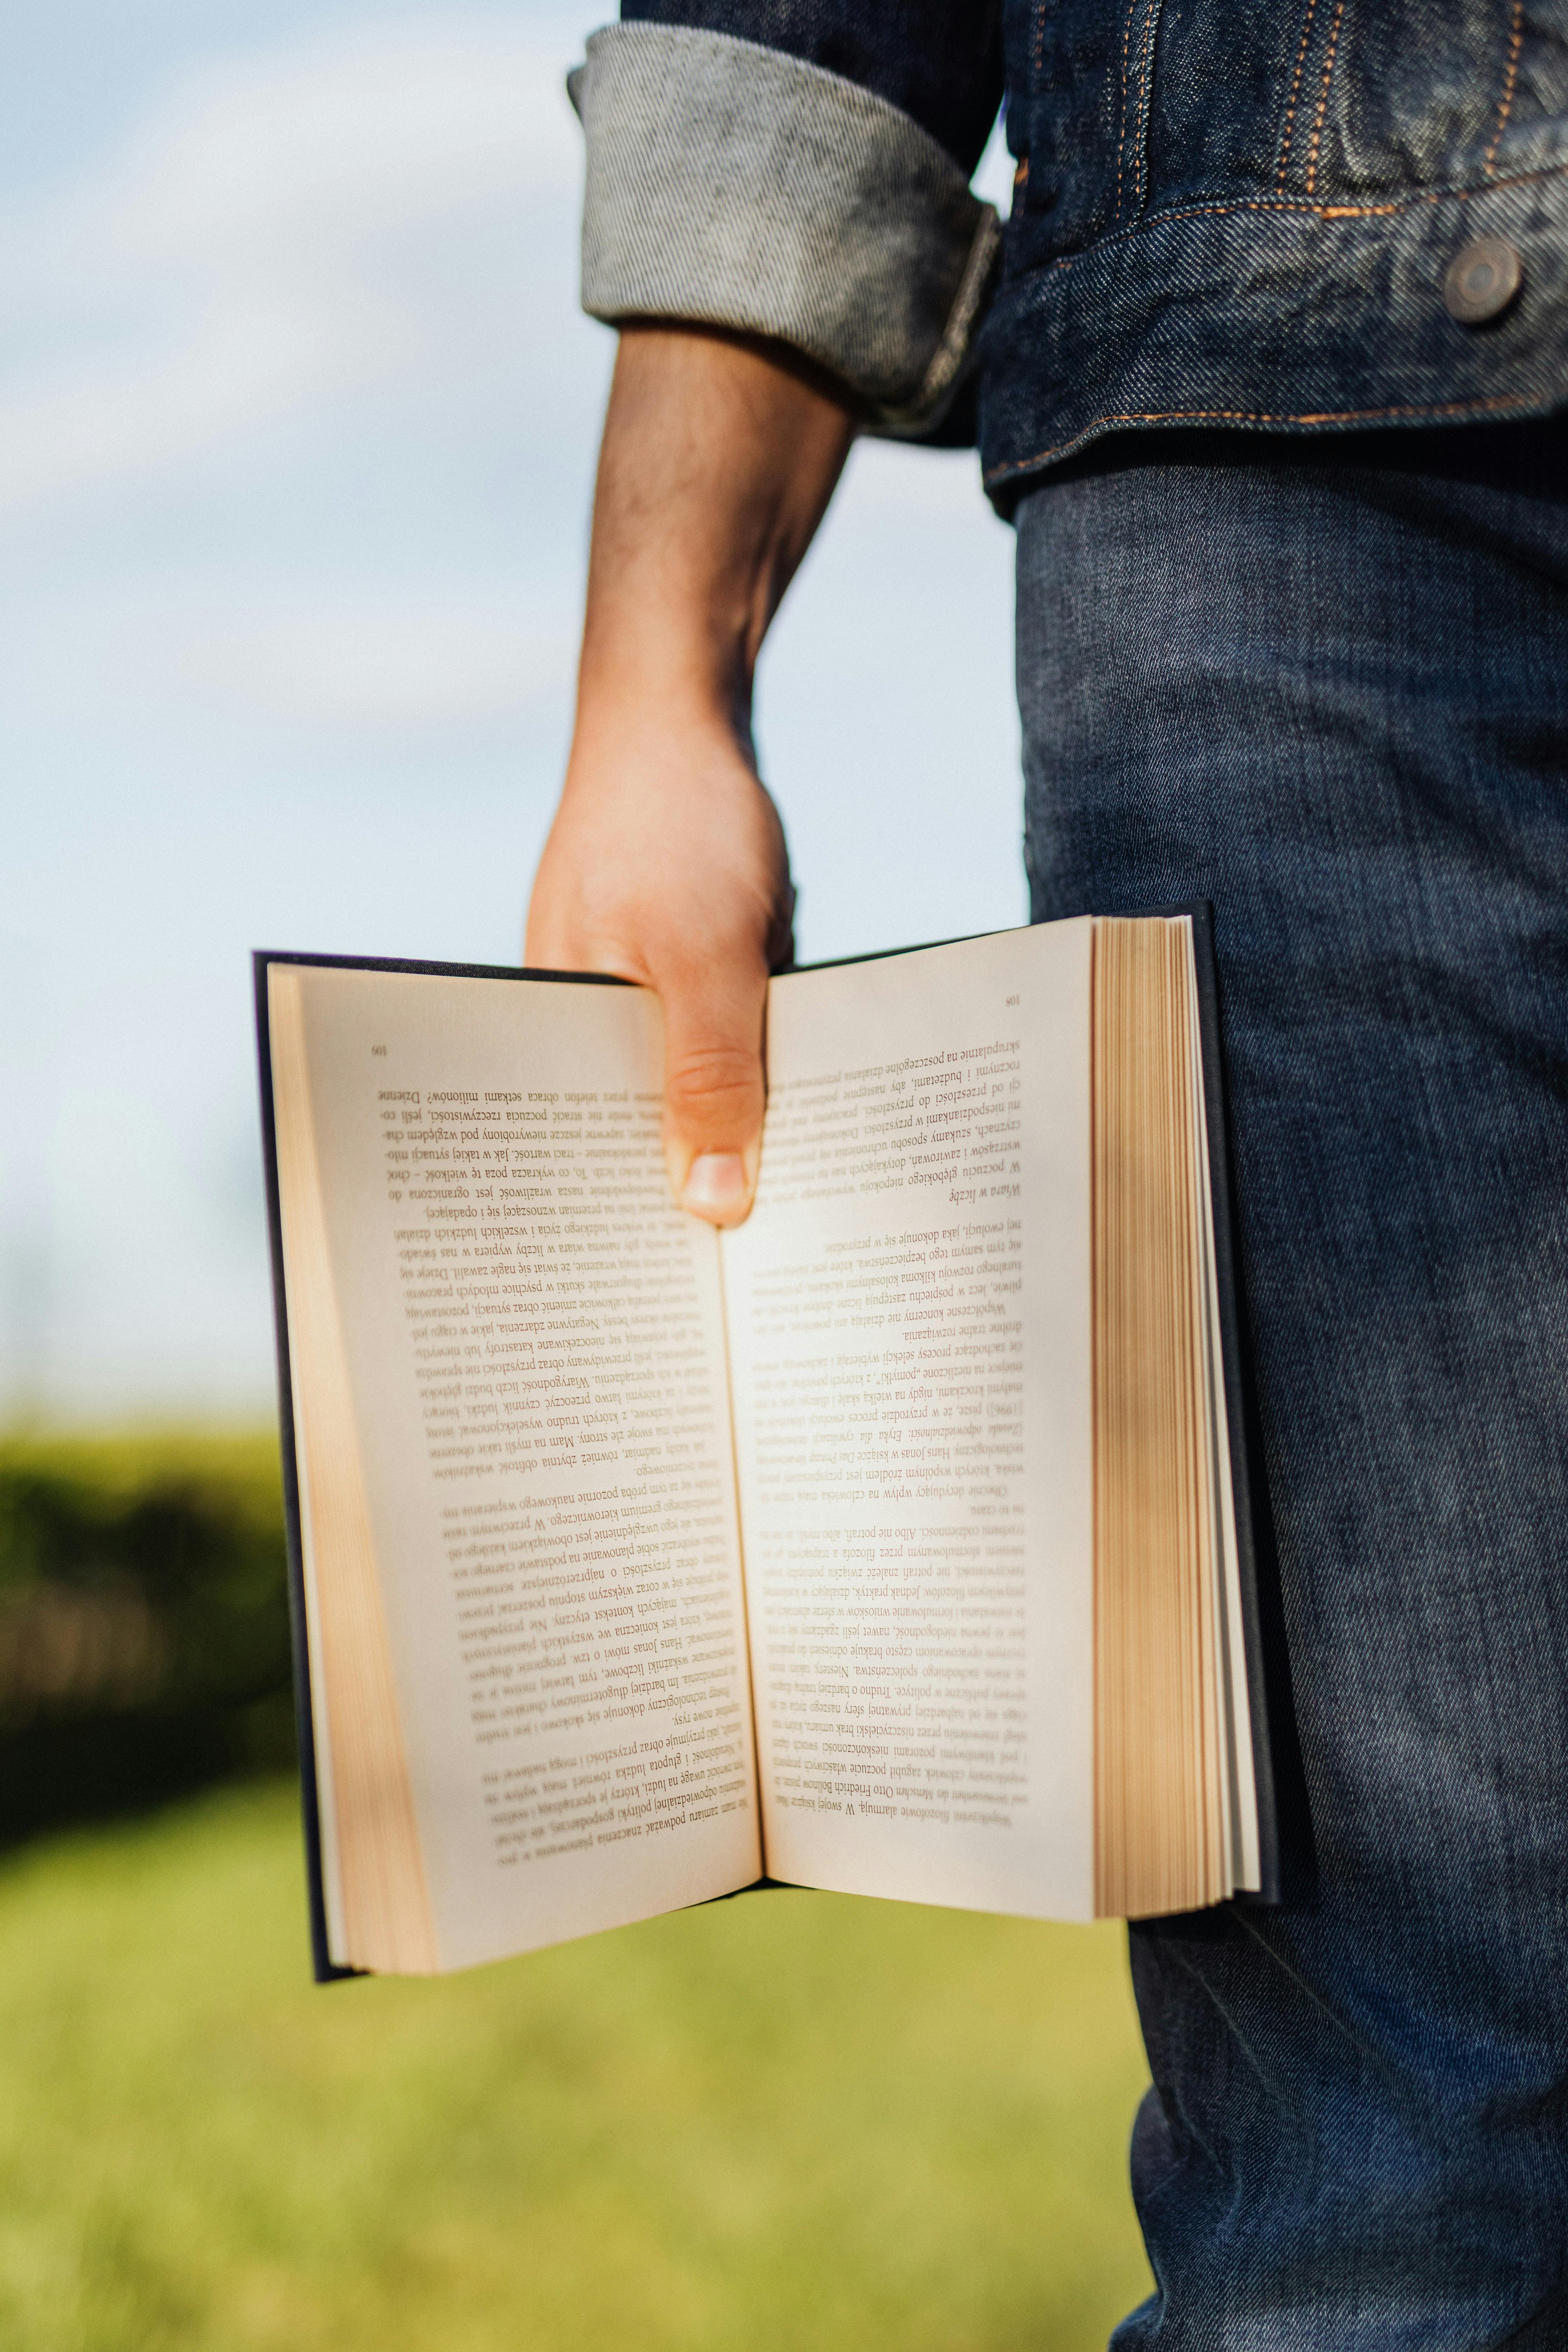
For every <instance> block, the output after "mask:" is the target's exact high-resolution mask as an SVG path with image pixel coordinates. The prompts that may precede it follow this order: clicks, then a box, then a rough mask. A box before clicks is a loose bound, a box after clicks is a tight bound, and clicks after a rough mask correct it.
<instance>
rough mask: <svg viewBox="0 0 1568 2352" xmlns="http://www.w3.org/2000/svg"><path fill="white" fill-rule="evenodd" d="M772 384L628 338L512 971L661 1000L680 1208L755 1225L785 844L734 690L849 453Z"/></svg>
mask: <svg viewBox="0 0 1568 2352" xmlns="http://www.w3.org/2000/svg"><path fill="white" fill-rule="evenodd" d="M853 430H854V426H853V420H852V418H851V416H850V415H849V413H848V410H847V407H846V406H845V405H844V404H841V403H840V402H838V401H837V400H836V399H834V398H833V397H832V395H831V394H830V393H828V392H827V391H826V390H824V389H822V388H820V387H819V386H818V385H816V383H812V382H810V381H807V380H806V379H805V378H804V377H803V376H802V374H801V373H799V371H798V369H797V367H796V366H795V364H794V363H793V362H786V361H783V360H780V359H774V358H772V357H770V356H769V355H768V354H767V352H765V351H762V350H758V349H755V348H752V347H749V346H747V345H745V344H742V343H737V342H735V341H731V340H729V339H726V338H723V337H720V336H715V335H709V334H705V333H702V332H700V331H681V330H675V331H672V330H668V329H656V328H647V329H641V330H634V331H627V332H626V333H625V334H624V335H623V338H622V342H621V349H620V352H619V355H618V358H617V361H616V373H615V380H614V383H613V386H612V390H611V395H610V404H609V412H608V415H607V417H606V419H605V438H604V446H603V451H602V455H601V458H600V465H599V478H598V486H597V490H596V494H595V511H594V532H593V541H592V546H591V551H590V558H589V577H588V599H587V611H586V615H585V619H584V640H583V659H582V667H581V672H580V676H579V684H578V700H577V724H576V729H575V732H574V739H573V745H572V754H571V760H570V762H569V764H568V769H567V776H566V784H565V789H564V791H563V794H562V800H561V806H560V809H559V810H558V812H557V814H556V818H555V823H554V825H553V826H552V830H551V835H550V839H549V841H548V842H547V843H546V845H545V850H544V856H543V857H542V860H541V862H540V868H539V874H538V877H537V879H536V881H535V885H534V891H533V898H532V903H531V907H530V909H529V920H528V944H527V955H528V960H529V961H530V962H531V963H532V964H536V965H546V966H552V967H554V968H555V969H557V970H573V971H583V970H593V971H612V972H616V973H618V974H620V976H621V977H622V978H624V979H626V980H631V981H636V982H639V983H641V984H642V985H645V986H647V987H651V988H654V989H657V990H658V994H659V996H660V998H661V999H662V1001H663V1004H664V1013H665V1030H666V1072H665V1146H666V1156H667V1159H668V1166H669V1175H670V1183H671V1186H672V1188H673V1190H674V1192H675V1195H676V1197H677V1199H678V1200H680V1201H682V1202H684V1203H685V1205H686V1206H687V1207H689V1208H690V1209H692V1210H694V1211H695V1212H696V1213H699V1214H700V1215H703V1216H707V1217H710V1219H712V1220H713V1222H715V1223H721V1224H728V1223H735V1222H736V1221H737V1220H738V1219H739V1218H741V1217H742V1216H744V1215H745V1213H746V1212H747V1210H748V1209H749V1207H750V1205H751V1197H752V1189H753V1187H754V1185H755V1181H756V1171H757V1159H758V1150H759V1146H760V1139H761V1130H762V1116H763V1066H762V1039H763V1003H764V999H765V993H766V987H767V976H768V972H769V971H770V969H776V968H777V967H778V965H779V964H780V963H781V962H782V961H785V960H786V959H787V957H788V954H789V951H790V948H789V942H790V916H791V909H792V904H793V894H792V891H791V887H790V879H789V860H788V856H787V853H786V851H785V848H784V833H783V829H782V827H781V826H780V824H779V822H778V817H777V814H776V813H775V811H774V809H773V803H772V802H771V801H770V800H769V798H768V796H767V793H765V792H764V791H763V787H762V784H761V782H759V780H758V777H757V773H756V768H755V762H754V759H753V756H752V740H751V698H752V675H753V672H754V670H755V667H756V659H757V654H758V651H759V649H760V647H761V645H762V641H763V635H764V633H765V631H766V629H767V625H768V623H769V622H770V621H771V620H772V618H773V614H774V612H775V611H776V609H777V607H778V604H779V600H780V598H781V597H782V596H783V594H784V589H785V588H786V586H787V585H788V583H789V581H790V579H791V577H792V575H793V573H794V572H795V568H796V566H797V565H798V563H799V562H800V560H801V557H802V556H803V555H804V554H805V550H806V548H807V546H808V545H809V544H810V541H811V538H812V534H813V532H814V531H815V530H816V526H817V523H818V522H819V521H820V520H821V518H822V514H823V511H824V509H825V508H826V504H827V501H828V499H829V498H830V497H831V496H832V493H833V488H834V485H835V483H836V482H837V478H838V475H839V472H840V470H841V469H842V467H843V464H844V459H845V457H846V455H847V451H848V447H849V443H850V440H851V438H852V437H853Z"/></svg>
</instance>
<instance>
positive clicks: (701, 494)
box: [579, 327, 853, 735]
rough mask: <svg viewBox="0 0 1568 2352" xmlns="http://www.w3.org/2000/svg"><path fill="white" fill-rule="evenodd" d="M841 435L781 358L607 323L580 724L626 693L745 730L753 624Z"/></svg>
mask: <svg viewBox="0 0 1568 2352" xmlns="http://www.w3.org/2000/svg"><path fill="white" fill-rule="evenodd" d="M852 430H853V427H852V424H851V420H850V417H849V415H848V414H847V410H846V409H845V407H844V406H843V405H842V404H840V403H838V402H837V401H835V400H833V399H832V398H831V397H830V396H829V395H828V394H826V392H825V391H823V390H821V389H819V388H818V387H817V386H816V385H815V384H814V383H810V382H808V381H807V380H806V379H805V377H804V376H803V375H802V374H801V373H799V372H798V371H797V369H796V368H795V365H794V363H793V362H786V361H785V360H784V357H783V355H782V354H781V355H779V356H777V357H774V356H772V355H770V354H769V353H767V352H764V351H760V350H758V349H756V348H754V347H752V346H750V345H747V344H744V343H741V342H737V341H733V340H731V339H730V338H727V337H722V336H718V335H710V334H705V333H702V332H700V331H688V330H669V329H665V328H658V327H647V328H637V329H629V330H627V331H626V332H624V333H623V335H622V338H621V346H620V351H619V353H618V356H617V359H616V372H615V378H614V381H613V383H612V386H611V391H610V402H609V409H608V413H607V415H606V417H605V436H604V444H603V448H602V452H601V456H600V461H599V476H598V483H597V487H596V490H595V501H594V532H593V542H592V549H591V555H590V562H589V574H588V602H587V611H586V614H585V618H584V635H583V664H582V675H581V681H580V709H579V725H580V726H581V724H582V723H583V721H584V720H590V721H591V720H592V719H593V718H594V716H595V713H596V711H597V710H598V709H600V708H601V707H602V706H603V705H605V703H609V704H618V703H621V702H623V701H631V702H633V703H636V704H637V705H638V706H640V708H641V709H643V710H644V712H645V713H646V712H647V710H648V709H649V708H650V707H653V706H658V707H660V708H662V707H666V706H673V707H674V708H676V709H685V710H687V711H689V712H692V713H695V712H698V711H704V712H708V713H710V714H712V715H715V716H718V715H722V716H724V717H725V718H727V719H730V721H731V724H734V725H735V726H736V727H737V728H738V730H740V731H741V733H742V735H744V734H745V733H746V732H747V731H748V730H749V720H750V705H751V686H752V673H753V671H754V669H755V667H756V660H757V655H758V652H759V650H760V648H761V646H762V642H763V635H764V633H765V632H766V629H767V626H768V624H769V622H770V621H771V620H772V619H773V614H774V613H775V612H776V610H777V609H778V604H779V601H780V599H781V598H782V596H783V595H784V590H785V588H786V587H787V586H788V584H789V582H790V580H791V578H792V576H793V575H794V572H795V568H796V566H797V565H798V564H799V562H800V560H801V558H802V556H803V555H804V554H805V551H806V548H807V547H808V546H809V544H810V542H811V539H812V535H813V533H814V532H815V531H816V527H817V524H818V523H819V522H820V521H821V520H822V516H823V512H824V509H826V505H827V501H828V499H830V497H831V496H832V494H833V488H834V485H835V484H836V483H837V479H838V476H839V472H840V470H841V468H842V467H843V464H844V460H845V457H846V456H847V451H848V447H849V442H850V438H851V434H852Z"/></svg>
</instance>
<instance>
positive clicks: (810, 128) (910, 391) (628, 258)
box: [568, 24, 1000, 435]
mask: <svg viewBox="0 0 1568 2352" xmlns="http://www.w3.org/2000/svg"><path fill="white" fill-rule="evenodd" d="M568 88H569V89H570V91H571V95H572V101H573V103H574V106H575V107H576V109H577V111H578V113H579V114H580V115H581V116H582V119H583V128H584V133H585V135H586V140H587V149H588V170H587V189H586V195H585V199H584V214H583V308H584V310H587V311H589V312H590V313H591V314H592V316H593V317H595V318H596V319H603V320H606V321H608V322H609V323H611V324H616V323H617V322H618V321H620V320H626V319H671V320H688V321H690V322H692V323H697V324H702V325H708V326H717V327H731V328H734V329H736V330H738V331H742V332H745V333H748V334H755V335H767V336H773V337H774V338H776V339H777V340H778V341H781V342H785V343H788V344H790V345H791V346H792V347H793V348H794V349H795V350H796V351H798V352H803V353H804V354H805V356H806V357H807V358H809V359H812V360H815V361H816V362H817V364H818V365H819V366H821V367H824V368H826V370H827V371H828V372H829V373H830V374H832V375H834V376H837V378H838V379H839V380H840V381H841V382H842V383H844V384H845V385H846V387H847V389H848V391H849V392H850V393H852V394H854V395H855V396H856V398H857V399H858V401H859V402H860V403H861V404H863V406H864V407H865V408H866V409H867V410H868V412H869V415H870V420H871V423H872V425H873V428H874V429H875V430H878V431H879V432H882V433H888V434H893V435H902V434H918V433H921V432H923V431H927V430H929V429H931V426H933V425H935V424H936V423H938V422H939V420H940V418H941V416H942V412H943V411H944V410H945V408H946V407H947V405H948V404H949V402H950V401H951V400H952V395H953V394H954V392H955V391H956V389H957V387H958V385H959V383H961V382H962V380H963V374H964V373H965V368H966V363H967V361H968V357H969V352H970V348H971V345H972V343H973V337H974V331H975V329H976V327H977V326H978V324H979V321H980V319H981V317H982V315H983V313H984V309H985V304H986V301H987V299H988V298H989V294H990V290H991V286H992V280H993V278H994V269H995V262H996V257H997V252H998V248H999V244H1000V231H999V228H998V225H997V219H996V215H995V212H994V209H993V207H992V206H991V205H987V204H983V203H981V201H980V200H979V198H978V197H976V196H974V195H973V194H971V192H970V188H969V184H968V182H967V181H966V180H965V178H964V176H963V172H962V171H961V170H960V169H959V167H958V165H957V164H956V163H954V162H953V161H952V157H951V156H950V155H949V154H948V153H947V152H946V151H945V149H943V148H942V147H941V146H939V145H938V143H937V142H936V141H935V140H934V139H932V138H931V135H930V134H929V132H927V131H922V130H921V126H920V125H919V123H917V122H915V121H913V120H912V119H911V118H910V116H909V115H907V114H905V113H904V112H903V111H902V110H901V109H900V108H899V107H896V106H891V105H889V102H888V100H886V99H883V98H879V97H877V96H876V95H875V94H874V93H873V92H872V91H870V90H867V89H861V88H860V87H859V85H858V83H855V82H851V81H846V80H844V79H841V78H840V76H838V75H837V74H834V73H828V72H826V71H825V70H824V68H821V67H820V66H813V65H806V64H804V63H803V62H802V61H801V60H800V59H799V58H792V57H787V56H785V55H784V54H783V53H782V52H781V51H779V50H777V49H770V48H765V47H763V46H762V45H761V44H759V43H757V42H754V41H742V40H737V39H735V38H733V37H731V35H729V34H727V33H710V32H699V31H693V30H690V29H689V28H687V27H685V26H670V25H648V24H625V25H610V26H606V27H605V29H604V30H603V31H602V32H598V33H595V34H594V35H593V36H592V37H591V38H590V39H589V42H588V45H587V60H586V62H585V64H584V65H582V66H580V67H579V68H578V69H577V71H576V72H575V73H574V74H573V75H572V76H571V77H570V80H569V83H568Z"/></svg>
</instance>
